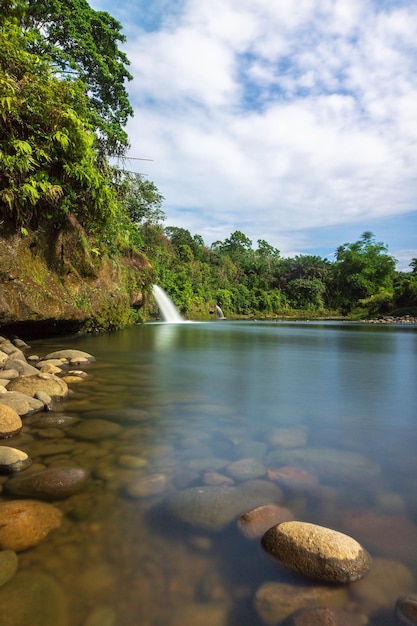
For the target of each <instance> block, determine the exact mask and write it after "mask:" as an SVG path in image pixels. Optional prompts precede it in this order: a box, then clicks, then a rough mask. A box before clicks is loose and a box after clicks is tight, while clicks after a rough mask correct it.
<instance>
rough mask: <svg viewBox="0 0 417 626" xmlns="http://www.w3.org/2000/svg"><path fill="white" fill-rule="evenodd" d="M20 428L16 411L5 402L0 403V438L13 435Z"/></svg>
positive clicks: (19, 420) (20, 423)
mask: <svg viewBox="0 0 417 626" xmlns="http://www.w3.org/2000/svg"><path fill="white" fill-rule="evenodd" d="M21 428H22V420H21V419H20V416H19V415H18V413H17V412H16V411H15V410H14V409H12V408H11V407H9V406H6V405H5V404H0V439H7V438H8V437H14V435H17V434H18V432H20V429H21Z"/></svg>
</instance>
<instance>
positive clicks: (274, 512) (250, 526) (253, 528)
mask: <svg viewBox="0 0 417 626" xmlns="http://www.w3.org/2000/svg"><path fill="white" fill-rule="evenodd" d="M293 519H294V515H293V513H292V512H291V511H290V510H289V509H287V508H286V507H285V506H280V505H279V504H265V505H264V506H258V507H256V508H255V509H252V510H251V511H248V512H247V513H243V515H241V516H240V517H239V519H238V522H237V526H238V529H239V531H240V532H241V533H242V535H243V536H244V537H246V539H258V538H259V537H262V535H263V534H264V533H265V532H266V531H267V530H269V528H271V527H272V526H274V525H276V524H280V523H281V522H287V521H289V520H293Z"/></svg>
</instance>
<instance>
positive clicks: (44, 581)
mask: <svg viewBox="0 0 417 626" xmlns="http://www.w3.org/2000/svg"><path fill="white" fill-rule="evenodd" d="M0 606H1V623H2V624H4V626H28V624H30V626H69V618H68V604H67V599H66V597H65V594H64V592H63V590H62V588H61V587H60V585H58V583H57V582H56V581H55V580H54V579H53V578H52V577H51V576H48V575H47V574H44V573H43V572H39V571H36V570H32V571H30V572H29V571H28V572H18V573H17V574H16V576H14V578H13V579H12V580H11V581H9V582H8V583H7V584H6V585H4V586H3V587H1V588H0Z"/></svg>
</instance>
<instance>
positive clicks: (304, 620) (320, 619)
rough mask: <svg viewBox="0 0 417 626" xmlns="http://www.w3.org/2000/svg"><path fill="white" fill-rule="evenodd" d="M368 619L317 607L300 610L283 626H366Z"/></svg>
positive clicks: (358, 615)
mask: <svg viewBox="0 0 417 626" xmlns="http://www.w3.org/2000/svg"><path fill="white" fill-rule="evenodd" d="M368 623H369V622H368V618H367V617H366V615H362V614H361V613H347V612H346V611H338V610H336V609H329V608H328V607H324V606H319V607H315V608H309V609H300V610H299V611H297V612H296V613H294V614H293V615H292V616H291V617H289V619H288V620H285V626H366V624H368Z"/></svg>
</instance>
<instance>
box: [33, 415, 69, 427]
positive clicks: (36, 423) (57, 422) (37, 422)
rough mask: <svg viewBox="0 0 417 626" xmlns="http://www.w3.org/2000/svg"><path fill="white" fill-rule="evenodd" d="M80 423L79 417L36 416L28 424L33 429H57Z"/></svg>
mask: <svg viewBox="0 0 417 626" xmlns="http://www.w3.org/2000/svg"><path fill="white" fill-rule="evenodd" d="M79 421H80V418H79V417H72V416H71V415H36V416H34V417H33V418H32V419H31V421H30V423H31V425H32V426H33V427H34V428H57V427H58V426H59V427H62V428H65V427H66V426H73V425H74V424H77V423H78V422H79Z"/></svg>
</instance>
